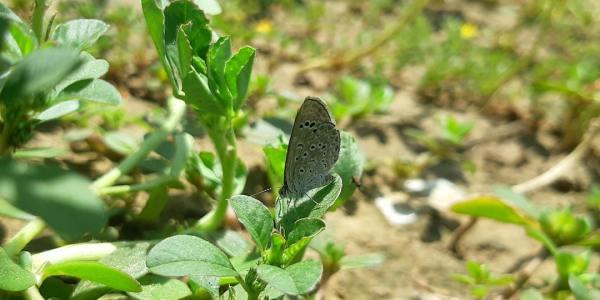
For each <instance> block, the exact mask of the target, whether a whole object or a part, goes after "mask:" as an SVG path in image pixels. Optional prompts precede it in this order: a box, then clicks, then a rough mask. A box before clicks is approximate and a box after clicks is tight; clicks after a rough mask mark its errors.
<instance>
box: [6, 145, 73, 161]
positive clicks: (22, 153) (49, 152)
mask: <svg viewBox="0 0 600 300" xmlns="http://www.w3.org/2000/svg"><path fill="white" fill-rule="evenodd" d="M66 153H67V150H66V149H64V148H52V147H40V148H28V149H20V150H17V151H15V153H13V157H14V158H23V159H32V158H54V157H57V156H61V155H64V154H66Z"/></svg>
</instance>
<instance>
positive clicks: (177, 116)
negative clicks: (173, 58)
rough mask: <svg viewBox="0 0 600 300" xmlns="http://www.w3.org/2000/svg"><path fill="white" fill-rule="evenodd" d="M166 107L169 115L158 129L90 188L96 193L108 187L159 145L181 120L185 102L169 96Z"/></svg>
mask: <svg viewBox="0 0 600 300" xmlns="http://www.w3.org/2000/svg"><path fill="white" fill-rule="evenodd" d="M168 107H169V117H168V118H167V120H166V121H165V122H164V123H163V124H162V126H161V127H160V128H159V129H158V130H156V131H155V132H154V133H152V135H150V137H149V138H148V139H146V140H145V141H144V142H143V143H142V145H141V146H140V149H139V150H138V151H137V152H135V153H133V154H131V155H129V156H128V157H127V158H125V160H123V161H122V162H121V163H120V164H119V165H118V166H117V167H115V168H113V169H112V170H110V171H109V172H108V173H106V174H104V175H103V176H102V177H100V178H98V179H96V181H94V183H93V184H92V188H93V189H94V190H95V191H96V192H97V193H100V190H101V189H102V188H105V187H108V186H110V185H112V184H113V183H115V182H116V181H117V180H118V179H119V177H121V176H122V175H124V174H127V173H129V172H130V171H131V169H133V168H134V167H135V166H136V165H137V164H138V163H139V162H140V161H142V159H144V158H145V157H146V156H148V154H149V153H150V152H151V151H152V150H154V149H155V148H156V147H158V145H160V143H162V142H163V141H164V140H165V139H166V138H167V136H168V135H169V133H171V132H172V131H173V130H174V129H175V127H176V126H177V125H178V124H179V122H180V121H181V118H182V117H183V113H184V112H185V102H183V101H182V100H179V99H176V98H169V101H168Z"/></svg>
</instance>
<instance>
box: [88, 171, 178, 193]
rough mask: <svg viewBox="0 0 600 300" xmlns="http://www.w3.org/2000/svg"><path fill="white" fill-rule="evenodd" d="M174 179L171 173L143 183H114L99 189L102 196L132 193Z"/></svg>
mask: <svg viewBox="0 0 600 300" xmlns="http://www.w3.org/2000/svg"><path fill="white" fill-rule="evenodd" d="M173 179H174V178H173V177H171V176H169V175H163V176H160V177H158V178H155V179H152V180H148V181H146V182H142V183H138V184H132V185H114V186H109V187H105V188H101V189H100V190H98V194H99V195H101V196H108V195H119V194H126V193H131V192H139V191H146V190H150V189H152V188H155V187H158V186H161V185H163V184H165V183H167V182H169V181H172V180H173Z"/></svg>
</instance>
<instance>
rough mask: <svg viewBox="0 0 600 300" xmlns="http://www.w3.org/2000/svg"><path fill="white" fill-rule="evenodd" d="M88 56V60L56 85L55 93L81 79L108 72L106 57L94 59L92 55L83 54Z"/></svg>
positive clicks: (95, 76) (96, 76)
mask: <svg viewBox="0 0 600 300" xmlns="http://www.w3.org/2000/svg"><path fill="white" fill-rule="evenodd" d="M82 56H83V57H86V58H87V61H86V62H85V63H84V64H83V65H81V67H79V69H77V71H75V72H73V73H72V74H70V75H69V76H67V77H66V78H64V79H63V80H62V81H61V82H60V83H59V84H57V85H56V87H54V92H55V93H60V92H61V91H62V90H63V89H65V88H66V87H68V86H69V85H71V84H73V83H75V82H77V81H80V80H89V79H97V78H100V77H101V76H102V75H104V74H106V72H108V62H107V61H106V60H104V59H94V58H93V57H91V55H89V54H88V55H82Z"/></svg>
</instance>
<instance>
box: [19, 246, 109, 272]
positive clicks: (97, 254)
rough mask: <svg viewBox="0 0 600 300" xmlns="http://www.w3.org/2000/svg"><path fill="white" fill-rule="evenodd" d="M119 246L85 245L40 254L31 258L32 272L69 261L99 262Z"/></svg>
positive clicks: (65, 247)
mask: <svg viewBox="0 0 600 300" xmlns="http://www.w3.org/2000/svg"><path fill="white" fill-rule="evenodd" d="M115 250H117V246H115V245H113V244H112V243H83V244H72V245H67V246H64V247H60V248H56V249H52V250H48V251H44V252H40V253H37V254H34V255H32V256H31V261H32V270H33V271H37V270H39V268H41V267H43V266H44V265H45V264H48V263H49V264H56V263H60V262H67V261H78V260H99V259H101V258H103V257H105V256H107V255H109V254H111V253H112V252H113V251H115Z"/></svg>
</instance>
